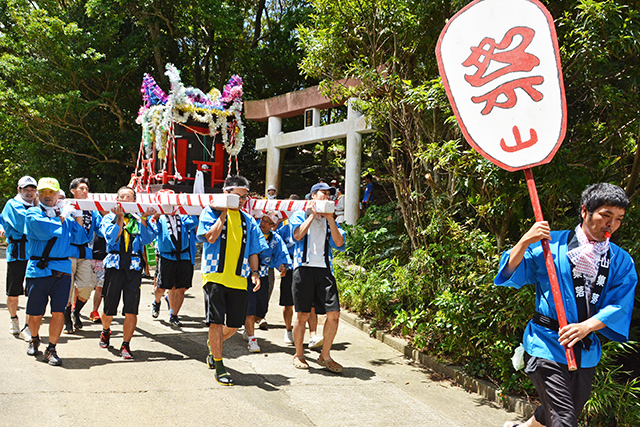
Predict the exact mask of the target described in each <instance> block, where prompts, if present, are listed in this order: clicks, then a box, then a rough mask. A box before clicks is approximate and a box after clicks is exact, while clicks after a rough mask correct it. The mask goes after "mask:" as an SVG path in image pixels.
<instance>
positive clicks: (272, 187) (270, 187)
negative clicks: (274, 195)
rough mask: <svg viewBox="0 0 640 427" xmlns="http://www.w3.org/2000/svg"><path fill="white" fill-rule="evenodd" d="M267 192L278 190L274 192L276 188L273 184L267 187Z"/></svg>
mask: <svg viewBox="0 0 640 427" xmlns="http://www.w3.org/2000/svg"><path fill="white" fill-rule="evenodd" d="M269 190H273V191H278V190H276V186H275V185H273V184H271V185H269V186H268V187H267V191H269Z"/></svg>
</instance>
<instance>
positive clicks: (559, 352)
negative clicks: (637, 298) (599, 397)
mask: <svg viewBox="0 0 640 427" xmlns="http://www.w3.org/2000/svg"><path fill="white" fill-rule="evenodd" d="M628 207H629V200H628V199H627V196H626V195H625V193H624V191H623V190H622V189H621V188H620V187H618V186H615V185H612V184H607V183H600V184H594V185H591V186H589V187H587V189H586V190H585V191H584V192H583V193H582V201H581V208H580V224H578V226H577V227H576V228H575V229H574V230H564V231H554V232H551V231H550V228H549V224H548V223H547V222H546V221H542V222H536V223H535V224H534V225H533V227H531V229H530V230H529V231H527V233H525V234H524V236H522V238H521V239H520V241H519V242H518V243H517V244H516V245H515V246H514V247H513V249H511V250H510V251H507V252H505V253H504V254H503V255H502V259H501V261H500V270H499V272H498V275H497V276H496V278H495V284H496V285H498V286H510V287H515V288H518V289H519V288H521V287H522V286H524V285H526V284H535V285H536V291H537V292H536V313H535V315H534V316H533V319H532V320H531V321H530V322H529V324H528V325H527V328H526V330H525V333H524V337H523V346H524V349H525V352H526V353H525V372H526V373H527V374H528V375H529V376H530V377H531V380H532V382H533V384H534V385H535V387H536V390H537V392H538V395H539V396H540V401H541V402H542V406H540V407H538V408H537V410H536V412H535V415H534V417H532V418H531V419H530V420H529V421H527V423H525V424H522V426H527V427H530V426H541V425H542V426H549V427H551V426H553V427H556V426H558V427H559V426H577V425H578V415H579V414H580V411H582V408H583V406H584V404H585V403H586V401H587V400H588V399H589V394H590V392H591V382H592V380H593V374H594V372H595V366H596V365H597V364H598V362H599V360H600V351H601V345H600V341H599V340H598V337H597V336H596V335H595V334H594V333H593V332H595V331H599V332H600V333H601V334H602V335H604V336H605V337H607V338H608V339H610V340H613V341H619V342H622V341H626V340H627V339H628V337H629V324H630V322H631V313H632V310H633V300H634V295H635V292H634V291H635V287H636V284H637V282H638V278H637V275H636V271H635V264H634V262H633V259H632V258H631V256H630V255H629V254H628V253H627V252H626V251H624V250H623V249H621V248H620V247H618V246H617V245H615V244H613V243H610V242H609V238H610V236H611V235H612V234H613V233H614V232H615V231H616V230H617V229H618V228H619V227H620V225H621V223H622V220H623V218H624V215H625V212H626V210H627V208H628ZM541 239H548V240H550V241H551V244H550V247H551V251H552V253H553V259H554V261H555V266H556V271H557V272H558V280H559V283H560V288H561V291H562V295H563V296H564V305H565V310H566V315H567V321H568V324H567V325H566V326H565V327H563V328H559V325H558V321H557V320H556V312H555V308H554V303H553V301H552V299H553V297H552V295H551V289H550V281H549V276H548V274H547V270H546V269H545V260H544V255H543V251H542V248H541V245H540V243H539V241H540V240H541ZM565 345H566V346H568V347H571V348H573V349H574V351H575V355H576V361H577V365H578V369H577V370H575V371H569V369H568V367H567V363H566V362H567V361H566V358H565V352H564V348H563V346H565ZM506 425H507V426H517V425H518V424H516V423H507V424H506Z"/></svg>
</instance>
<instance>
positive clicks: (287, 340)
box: [284, 330, 293, 345]
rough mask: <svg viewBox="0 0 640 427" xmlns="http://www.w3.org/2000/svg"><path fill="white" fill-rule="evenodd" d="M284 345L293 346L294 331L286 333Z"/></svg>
mask: <svg viewBox="0 0 640 427" xmlns="http://www.w3.org/2000/svg"><path fill="white" fill-rule="evenodd" d="M284 343H285V344H287V345H291V344H293V330H291V331H284Z"/></svg>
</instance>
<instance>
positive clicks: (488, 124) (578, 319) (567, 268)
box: [436, 0, 637, 427]
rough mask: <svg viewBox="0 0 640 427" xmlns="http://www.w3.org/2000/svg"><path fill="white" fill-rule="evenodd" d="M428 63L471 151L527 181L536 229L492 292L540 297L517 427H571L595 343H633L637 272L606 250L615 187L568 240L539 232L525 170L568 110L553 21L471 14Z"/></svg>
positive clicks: (589, 193) (514, 4)
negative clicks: (524, 408) (529, 391)
mask: <svg viewBox="0 0 640 427" xmlns="http://www.w3.org/2000/svg"><path fill="white" fill-rule="evenodd" d="M436 56H437V59H438V68H439V70H440V76H441V77H442V84H443V86H444V88H445V90H446V92H447V97H448V98H449V101H450V103H451V107H452V109H453V112H454V114H455V116H456V119H457V120H458V124H459V125H460V128H461V131H462V133H463V134H464V136H465V139H466V140H467V142H469V144H470V145H471V146H472V147H473V148H474V149H475V150H476V151H478V152H479V153H480V154H482V155H483V156H484V157H485V158H486V159H487V160H489V161H491V162H492V163H494V164H496V165H498V166H500V167H501V168H503V169H506V170H508V171H518V170H523V171H524V173H525V176H526V180H527V187H528V189H529V193H530V197H531V204H532V207H533V211H534V214H535V218H536V224H535V225H534V226H533V227H532V228H531V230H529V231H528V232H527V233H526V234H525V235H524V236H523V237H522V239H521V240H520V241H519V242H518V244H516V246H515V247H514V248H513V249H512V250H511V251H510V252H508V253H506V254H505V255H504V256H503V259H502V262H501V266H500V272H499V274H498V276H497V278H496V280H495V282H496V284H498V285H504V286H513V287H517V288H519V287H521V286H523V285H525V284H536V286H537V291H538V294H537V298H536V311H537V313H536V315H535V317H534V319H533V321H532V322H530V323H529V326H528V327H527V330H526V332H525V338H524V347H525V350H526V351H527V353H528V355H527V358H526V359H527V360H526V372H527V373H529V375H531V378H532V380H533V382H534V384H535V386H536V389H537V390H538V392H539V394H540V398H541V400H542V403H543V406H542V408H539V410H537V411H536V416H535V417H534V418H532V419H530V420H529V421H527V423H526V424H524V426H527V427H530V426H540V425H546V426H553V427H557V426H577V417H578V415H579V413H580V411H581V410H582V407H583V406H584V403H585V402H586V401H587V399H588V397H589V393H590V389H591V381H592V378H593V371H594V367H595V365H596V364H597V363H598V361H599V359H600V343H599V341H598V340H597V338H596V337H595V335H594V334H593V332H594V331H596V330H600V331H601V333H602V334H603V335H605V336H606V337H608V338H610V339H614V340H617V341H624V340H626V339H627V336H628V333H629V323H630V317H631V309H632V307H633V295H634V288H635V286H636V282H637V277H636V273H635V269H634V263H633V260H632V259H631V257H630V256H629V255H628V254H627V253H626V252H625V251H623V250H622V249H620V248H619V247H617V246H616V245H614V244H609V237H610V236H611V234H612V233H613V232H614V231H616V230H617V228H618V227H619V226H620V223H621V221H622V218H623V217H624V214H625V212H626V209H627V208H628V206H629V201H628V199H627V197H626V195H625V194H624V191H622V189H620V188H619V187H616V186H613V185H610V184H596V185H595V186H591V187H589V188H587V189H586V190H585V192H584V193H583V198H582V204H581V210H580V216H581V225H579V226H578V227H577V228H576V229H575V230H574V231H561V232H554V233H551V232H550V229H549V225H548V223H547V222H546V221H544V218H543V216H542V209H541V208H540V201H539V199H538V193H537V190H536V186H535V182H534V180H533V173H532V170H531V168H533V167H534V166H539V165H543V164H546V163H549V162H550V161H551V160H552V158H553V156H554V154H555V153H556V151H557V150H558V149H559V147H560V144H561V143H562V140H563V139H564V136H565V133H566V124H567V106H566V100H565V93H564V82H563V80H562V68H561V64H560V51H559V48H558V41H557V37H556V31H555V27H554V25H553V18H552V17H551V15H550V14H549V11H547V9H546V8H545V7H544V5H543V4H542V3H541V2H540V1H539V0H475V1H473V2H471V3H469V4H468V5H467V6H465V7H464V8H463V9H462V10H460V12H458V13H457V14H456V15H455V16H454V17H453V18H451V19H450V20H449V21H448V22H447V24H446V26H445V28H444V29H443V30H442V33H441V34H440V38H439V39H438V44H437V47H436ZM557 271H558V272H559V274H557V273H556V272H557ZM574 349H575V351H574ZM516 425H518V424H517V423H507V424H505V426H509V427H512V426H516Z"/></svg>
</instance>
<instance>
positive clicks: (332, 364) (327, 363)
mask: <svg viewBox="0 0 640 427" xmlns="http://www.w3.org/2000/svg"><path fill="white" fill-rule="evenodd" d="M318 365H320V366H322V367H323V368H327V369H328V370H330V371H331V372H335V373H336V374H339V373H340V372H342V365H341V364H339V363H338V362H336V361H335V360H333V359H332V358H328V359H327V360H324V358H323V357H322V356H320V357H318Z"/></svg>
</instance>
